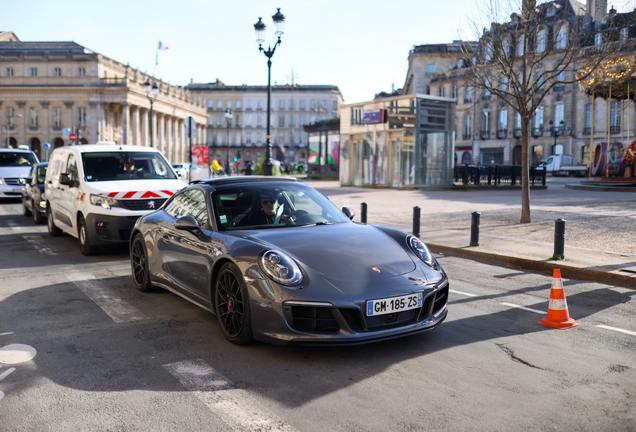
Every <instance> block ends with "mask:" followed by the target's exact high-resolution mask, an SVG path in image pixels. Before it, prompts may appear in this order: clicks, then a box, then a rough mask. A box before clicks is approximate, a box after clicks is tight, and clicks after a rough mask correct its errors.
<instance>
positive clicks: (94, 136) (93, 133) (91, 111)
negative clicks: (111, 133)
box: [86, 101, 100, 143]
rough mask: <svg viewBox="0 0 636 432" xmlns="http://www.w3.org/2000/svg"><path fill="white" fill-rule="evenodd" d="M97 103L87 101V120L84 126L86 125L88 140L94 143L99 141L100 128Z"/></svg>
mask: <svg viewBox="0 0 636 432" xmlns="http://www.w3.org/2000/svg"><path fill="white" fill-rule="evenodd" d="M99 105H100V104H99V103H97V102H93V101H89V102H88V114H87V115H88V121H87V122H86V126H87V127H88V142H91V143H96V142H97V141H99V128H100V114H99V108H98V107H99Z"/></svg>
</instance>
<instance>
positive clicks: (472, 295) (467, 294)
mask: <svg viewBox="0 0 636 432" xmlns="http://www.w3.org/2000/svg"><path fill="white" fill-rule="evenodd" d="M448 291H450V292H452V293H453V294H460V295H464V296H466V297H477V294H470V293H467V292H462V291H455V290H448Z"/></svg>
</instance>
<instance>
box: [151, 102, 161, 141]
mask: <svg viewBox="0 0 636 432" xmlns="http://www.w3.org/2000/svg"><path fill="white" fill-rule="evenodd" d="M158 123H159V122H158V121H157V112H156V111H154V110H153V112H152V116H151V119H150V143H151V144H152V146H153V147H154V148H156V149H157V148H159V146H158V145H157V125H158Z"/></svg>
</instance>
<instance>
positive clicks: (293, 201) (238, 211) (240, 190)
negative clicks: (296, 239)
mask: <svg viewBox="0 0 636 432" xmlns="http://www.w3.org/2000/svg"><path fill="white" fill-rule="evenodd" d="M212 202H213V203H214V214H215V215H216V218H217V225H218V226H219V227H220V229H225V230H238V229H264V228H282V227H290V226H302V225H326V224H332V223H345V222H350V220H349V219H348V218H347V217H346V216H345V215H344V214H343V213H342V211H340V210H339V209H338V207H336V206H335V205H333V204H332V203H331V201H329V200H328V199H327V198H325V196H324V195H322V194H321V193H320V192H318V191H317V190H315V189H313V188H311V187H309V186H306V185H304V184H302V183H291V182H290V183H287V182H276V183H274V182H271V183H257V184H248V185H241V186H236V187H232V188H228V189H223V190H219V191H216V192H214V193H213V194H212Z"/></svg>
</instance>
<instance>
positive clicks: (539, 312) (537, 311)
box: [501, 303, 547, 315]
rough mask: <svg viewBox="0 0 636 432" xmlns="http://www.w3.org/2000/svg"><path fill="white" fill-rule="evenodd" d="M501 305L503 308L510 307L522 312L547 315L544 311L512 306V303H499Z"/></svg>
mask: <svg viewBox="0 0 636 432" xmlns="http://www.w3.org/2000/svg"><path fill="white" fill-rule="evenodd" d="M501 304H502V305H504V306H510V307H513V308H517V309H523V310H525V311H528V312H534V313H537V314H540V315H545V314H546V313H547V312H545V311H540V310H538V309H531V308H529V307H525V306H519V305H516V304H512V303H501Z"/></svg>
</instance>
